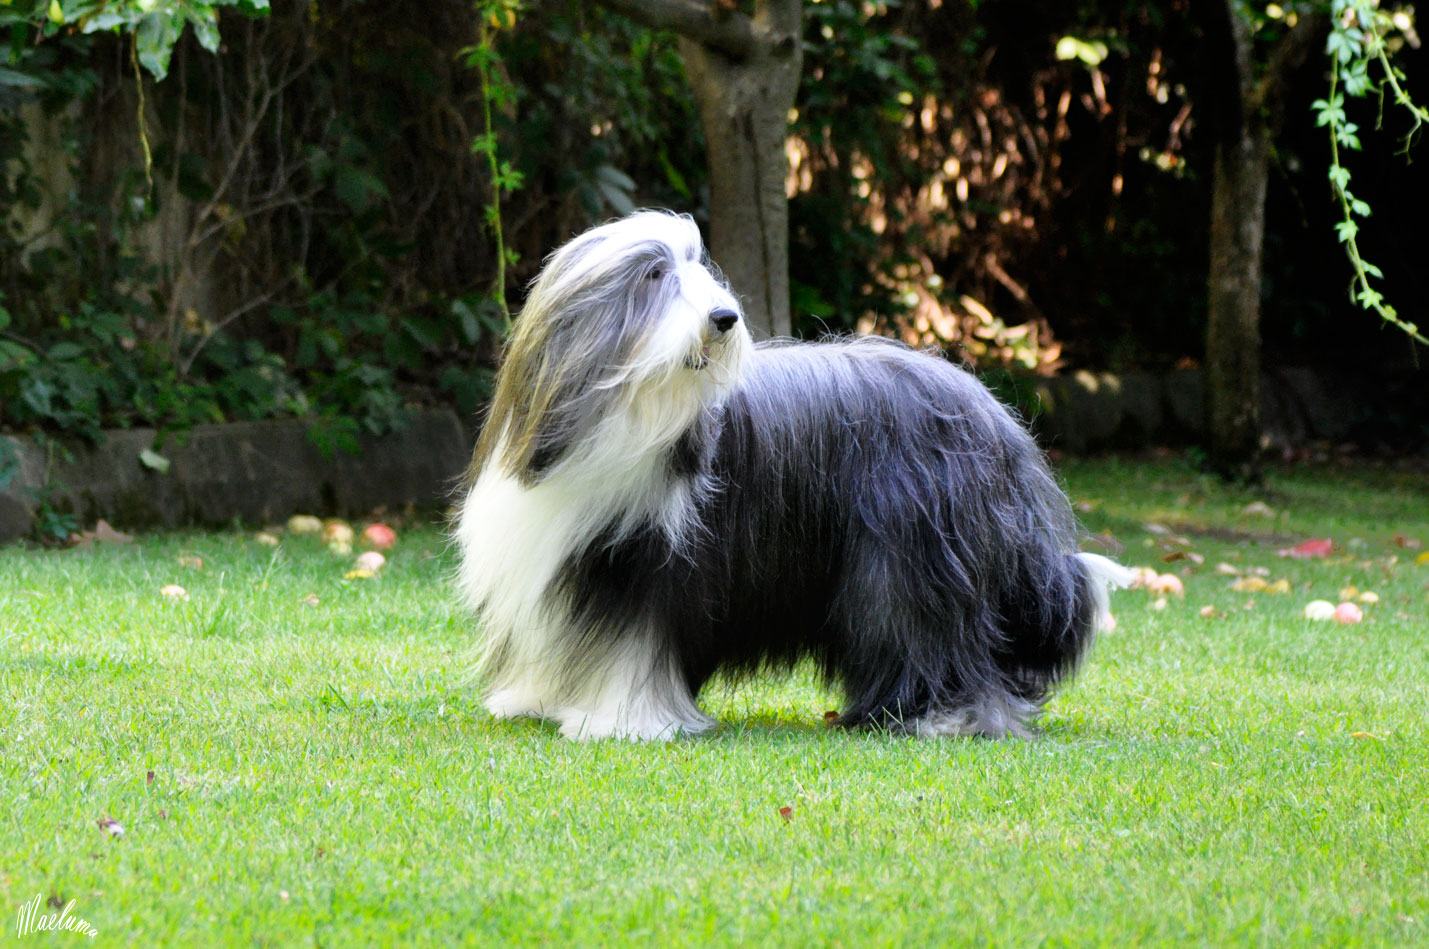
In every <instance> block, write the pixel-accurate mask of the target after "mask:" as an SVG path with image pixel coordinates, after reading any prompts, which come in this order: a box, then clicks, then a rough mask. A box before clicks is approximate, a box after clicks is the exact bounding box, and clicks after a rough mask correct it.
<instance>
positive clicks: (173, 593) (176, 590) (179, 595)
mask: <svg viewBox="0 0 1429 949" xmlns="http://www.w3.org/2000/svg"><path fill="white" fill-rule="evenodd" d="M159 595H160V596H162V597H163V598H165V599H166V600H187V599H188V598H189V591H187V590H185V589H184V588H183V587H181V586H179V585H178V584H177V583H170V584H167V585H165V586H162V587H159Z"/></svg>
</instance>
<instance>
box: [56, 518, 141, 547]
mask: <svg viewBox="0 0 1429 949" xmlns="http://www.w3.org/2000/svg"><path fill="white" fill-rule="evenodd" d="M132 543H134V535H133V534H126V533H124V532H123V531H117V530H115V529H114V528H113V527H111V526H109V522H108V521H106V520H104V518H100V519H99V520H98V521H96V522H95V524H94V530H92V531H80V532H79V533H78V534H75V535H74V536H73V537H72V538H71V540H70V544H71V545H72V546H75V547H88V546H90V545H91V544H132Z"/></svg>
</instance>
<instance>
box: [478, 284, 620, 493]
mask: <svg viewBox="0 0 1429 949" xmlns="http://www.w3.org/2000/svg"><path fill="white" fill-rule="evenodd" d="M547 302H548V301H546V300H545V299H544V298H543V297H542V296H541V295H540V294H539V293H537V292H533V293H532V296H531V298H530V299H528V301H527V305H526V308H525V309H524V310H523V311H522V313H521V316H520V317H519V318H518V319H517V321H516V327H515V330H514V332H513V333H512V336H511V339H510V341H509V343H508V346H507V350H506V355H505V358H504V359H503V361H502V366H501V371H500V372H499V373H498V375H497V381H496V392H495V394H494V396H493V398H492V401H491V406H490V409H489V413H488V417H487V420H486V424H485V426H484V427H483V429H482V432H481V438H480V439H479V441H478V442H477V448H476V453H475V455H474V457H473V458H472V465H471V469H470V471H469V472H468V482H469V483H470V482H472V481H474V480H475V478H476V477H477V476H478V475H479V474H480V472H481V471H482V470H483V469H485V468H486V467H487V466H488V465H489V464H491V463H493V462H494V463H497V464H500V465H501V467H502V468H503V469H504V470H505V471H506V472H507V473H508V474H509V475H511V476H512V477H515V478H518V479H520V481H521V483H522V484H524V485H526V486H527V487H530V486H531V485H534V484H536V483H538V482H539V481H541V480H542V479H543V478H544V477H545V476H546V474H547V473H548V472H549V471H550V470H551V469H552V468H554V467H555V466H556V465H557V464H558V463H559V462H560V461H561V459H562V458H564V457H565V456H566V454H567V453H568V452H569V451H570V450H571V449H572V448H573V447H574V446H575V445H576V443H577V442H579V441H580V440H581V439H582V438H585V437H587V436H588V435H590V434H591V433H592V432H593V430H594V429H595V427H596V425H597V423H598V421H599V420H600V419H601V418H602V417H604V415H605V414H606V413H607V412H608V411H611V410H612V406H611V404H610V403H611V402H612V401H613V400H615V399H617V398H619V392H618V390H617V389H616V388H614V387H612V386H611V385H610V384H609V378H610V376H611V373H612V371H613V370H614V369H616V368H618V367H620V366H621V365H623V364H624V363H625V361H626V359H627V358H628V356H629V351H630V348H631V346H632V345H633V339H632V338H631V330H632V326H631V321H630V318H629V314H628V313H626V312H624V311H625V310H627V309H628V306H629V302H628V299H622V298H620V297H615V298H614V299H604V298H600V297H593V296H586V295H582V296H581V297H578V298H577V299H575V300H571V299H565V300H564V301H562V303H561V304H560V305H559V306H549V305H547ZM498 452H499V453H500V457H499V458H497V457H495V456H496V454H497V453H498Z"/></svg>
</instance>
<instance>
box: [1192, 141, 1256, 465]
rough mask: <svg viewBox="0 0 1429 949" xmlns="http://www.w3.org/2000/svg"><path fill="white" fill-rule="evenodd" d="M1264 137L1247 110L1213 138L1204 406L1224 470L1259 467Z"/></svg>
mask: <svg viewBox="0 0 1429 949" xmlns="http://www.w3.org/2000/svg"><path fill="white" fill-rule="evenodd" d="M1269 175H1270V142H1269V136H1268V134H1267V130H1266V128H1265V126H1264V124H1263V123H1262V122H1261V121H1259V119H1258V118H1257V117H1254V116H1247V117H1246V121H1244V122H1242V123H1241V128H1240V129H1239V134H1238V135H1234V136H1227V137H1225V138H1223V139H1222V141H1220V142H1219V143H1218V144H1217V145H1216V157H1215V172H1214V181H1213V183H1212V192H1211V270H1210V286H1209V292H1208V294H1207V314H1206V409H1207V413H1208V414H1207V425H1208V431H1209V433H1210V446H1209V449H1210V450H1209V455H1210V462H1211V465H1212V466H1213V467H1214V468H1215V469H1216V470H1217V471H1218V472H1219V473H1220V474H1222V475H1223V476H1225V477H1227V478H1231V479H1234V480H1237V481H1254V480H1255V479H1256V478H1257V477H1258V475H1259V468H1260V458H1261V450H1262V449H1261V437H1260V280H1261V249H1262V247H1263V245H1264V243H1265V188H1266V182H1267V181H1268V179H1269Z"/></svg>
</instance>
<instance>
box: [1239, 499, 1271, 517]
mask: <svg viewBox="0 0 1429 949" xmlns="http://www.w3.org/2000/svg"><path fill="white" fill-rule="evenodd" d="M1240 513H1241V516H1242V517H1274V516H1275V510H1274V508H1272V507H1271V506H1270V505H1269V504H1266V503H1265V502H1264V501H1251V502H1250V503H1249V504H1247V505H1246V506H1245V507H1243V508H1241V509H1240Z"/></svg>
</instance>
